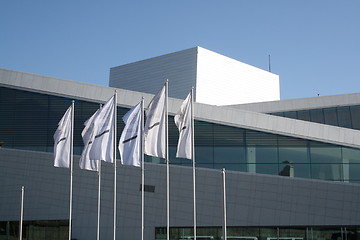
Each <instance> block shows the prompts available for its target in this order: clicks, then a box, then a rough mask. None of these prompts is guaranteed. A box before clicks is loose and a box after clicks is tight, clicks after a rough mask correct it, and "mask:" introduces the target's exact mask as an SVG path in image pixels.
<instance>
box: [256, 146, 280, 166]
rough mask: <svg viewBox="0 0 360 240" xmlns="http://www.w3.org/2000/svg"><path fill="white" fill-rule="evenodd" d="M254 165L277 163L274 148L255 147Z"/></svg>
mask: <svg viewBox="0 0 360 240" xmlns="http://www.w3.org/2000/svg"><path fill="white" fill-rule="evenodd" d="M255 150H256V152H255V154H256V155H255V156H256V163H278V162H279V161H278V151H277V148H276V147H256V148H255Z"/></svg>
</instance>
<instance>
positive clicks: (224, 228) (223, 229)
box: [221, 168, 227, 240]
mask: <svg viewBox="0 0 360 240" xmlns="http://www.w3.org/2000/svg"><path fill="white" fill-rule="evenodd" d="M221 173H222V190H223V227H222V232H223V240H227V231H226V227H227V226H226V182H225V168H223V169H221Z"/></svg>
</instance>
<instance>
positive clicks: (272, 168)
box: [256, 163, 279, 175]
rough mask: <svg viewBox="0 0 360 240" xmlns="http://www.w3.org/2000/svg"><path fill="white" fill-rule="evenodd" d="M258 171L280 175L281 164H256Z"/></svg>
mask: <svg viewBox="0 0 360 240" xmlns="http://www.w3.org/2000/svg"><path fill="white" fill-rule="evenodd" d="M256 173H262V174H271V175H278V174H279V164H277V163H275V164H266V163H259V164H256Z"/></svg>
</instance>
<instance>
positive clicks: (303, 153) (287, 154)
mask: <svg viewBox="0 0 360 240" xmlns="http://www.w3.org/2000/svg"><path fill="white" fill-rule="evenodd" d="M279 163H310V159H309V158H308V148H307V147H302V146H299V147H279Z"/></svg>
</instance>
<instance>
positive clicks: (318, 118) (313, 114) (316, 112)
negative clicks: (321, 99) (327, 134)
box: [310, 109, 324, 123]
mask: <svg viewBox="0 0 360 240" xmlns="http://www.w3.org/2000/svg"><path fill="white" fill-rule="evenodd" d="M310 119H311V121H312V122H316V123H324V113H323V111H322V109H312V110H310Z"/></svg>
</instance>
